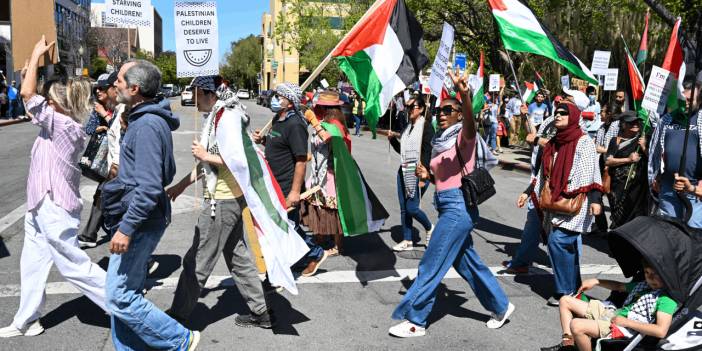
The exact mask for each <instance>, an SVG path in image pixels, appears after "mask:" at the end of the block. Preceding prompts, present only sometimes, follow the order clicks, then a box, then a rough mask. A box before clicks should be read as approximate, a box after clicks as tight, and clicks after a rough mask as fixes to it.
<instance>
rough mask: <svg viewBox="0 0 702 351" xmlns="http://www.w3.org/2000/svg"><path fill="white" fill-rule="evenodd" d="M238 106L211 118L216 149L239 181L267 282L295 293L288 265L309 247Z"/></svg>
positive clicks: (222, 110)
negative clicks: (297, 229)
mask: <svg viewBox="0 0 702 351" xmlns="http://www.w3.org/2000/svg"><path fill="white" fill-rule="evenodd" d="M243 117H244V111H243V110H242V109H241V107H235V108H222V109H221V110H220V111H219V112H218V113H217V119H216V120H215V126H216V129H215V135H216V138H217V144H218V146H219V152H220V155H221V156H222V159H223V160H224V163H225V164H226V165H227V167H228V168H229V170H230V171H231V172H232V175H233V176H234V179H236V181H237V183H239V187H240V188H241V191H242V192H243V193H244V198H246V203H247V205H248V207H249V210H250V211H251V216H252V217H253V219H254V222H255V227H256V232H257V235H258V241H259V244H260V246H261V252H262V253H263V259H264V261H265V262H266V268H267V270H268V279H269V280H270V282H271V284H273V285H279V286H282V287H284V288H285V289H287V290H288V291H289V292H291V293H292V294H297V287H296V286H295V278H294V277H293V274H292V272H291V271H290V266H292V265H293V264H295V263H296V262H297V261H299V260H300V258H302V256H304V255H305V254H306V253H307V252H308V251H309V248H308V247H307V244H305V241H304V240H303V239H302V238H301V237H300V236H299V235H298V234H297V232H296V231H295V226H294V224H293V223H292V222H291V221H289V220H288V212H287V209H286V207H285V197H284V196H283V193H282V191H281V190H280V186H279V185H278V182H277V181H276V180H275V178H274V177H273V175H272V172H271V170H270V168H269V166H268V162H266V159H265V157H264V156H263V152H261V150H259V149H258V147H256V146H255V145H254V143H253V140H252V139H251V136H250V135H249V133H248V132H247V130H246V128H245V127H244V126H243V125H242V122H241V120H242V118H243Z"/></svg>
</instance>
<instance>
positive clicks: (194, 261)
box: [171, 197, 268, 319]
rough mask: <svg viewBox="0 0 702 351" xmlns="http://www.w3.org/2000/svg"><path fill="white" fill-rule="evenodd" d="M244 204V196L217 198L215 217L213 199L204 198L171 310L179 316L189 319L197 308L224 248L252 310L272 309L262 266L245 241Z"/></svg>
mask: <svg viewBox="0 0 702 351" xmlns="http://www.w3.org/2000/svg"><path fill="white" fill-rule="evenodd" d="M244 204H245V202H244V198H243V197H240V198H239V199H238V200H237V199H231V200H217V205H216V208H215V216H214V217H212V216H211V209H210V202H209V200H205V201H204V203H203V205H202V211H201V212H200V217H199V218H198V220H197V225H196V226H195V236H194V237H193V244H192V246H191V247H190V249H189V250H188V252H187V253H186V254H185V257H183V271H182V272H181V273H180V278H179V279H178V287H177V288H176V291H175V296H174V297H173V304H172V306H171V311H172V312H173V313H174V314H175V315H176V316H178V317H180V318H183V319H186V318H188V316H189V315H190V313H191V312H192V311H193V309H194V308H195V305H196V304H197V300H198V298H199V297H200V292H201V291H202V289H203V288H204V287H205V283H206V282H207V278H209V277H210V274H212V270H213V269H214V267H215V264H216V263H217V258H218V256H219V253H220V252H221V253H222V254H223V255H224V260H225V261H224V262H225V263H226V264H227V268H229V272H230V273H231V275H232V278H233V279H234V283H235V284H236V287H237V289H239V293H240V294H241V296H243V297H244V299H245V300H246V304H247V305H248V306H249V310H251V312H254V313H256V314H261V313H263V312H265V311H266V310H267V309H268V307H267V306H266V300H265V297H264V293H263V286H262V285H261V280H260V279H259V277H258V270H257V269H256V265H255V264H254V261H253V259H252V257H251V253H250V251H249V248H248V247H247V245H246V242H245V241H244V237H245V235H244V226H243V220H242V218H241V210H242V208H243V206H244Z"/></svg>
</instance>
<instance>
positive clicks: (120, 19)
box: [105, 0, 154, 27]
mask: <svg viewBox="0 0 702 351" xmlns="http://www.w3.org/2000/svg"><path fill="white" fill-rule="evenodd" d="M153 18H154V12H153V11H151V0H105V23H111V24H123V25H127V26H136V27H150V26H152V25H153Z"/></svg>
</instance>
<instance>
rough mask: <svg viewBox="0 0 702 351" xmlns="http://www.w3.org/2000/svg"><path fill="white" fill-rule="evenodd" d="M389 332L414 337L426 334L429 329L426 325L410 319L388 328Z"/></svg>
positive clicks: (399, 335) (399, 336)
mask: <svg viewBox="0 0 702 351" xmlns="http://www.w3.org/2000/svg"><path fill="white" fill-rule="evenodd" d="M388 333H390V335H392V336H396V337H398V338H413V337H415V336H424V335H425V334H426V333H427V330H426V329H425V328H424V327H420V326H418V325H414V324H413V323H412V322H410V321H404V322H402V323H400V324H398V325H396V326H394V327H391V328H390V329H389V330H388Z"/></svg>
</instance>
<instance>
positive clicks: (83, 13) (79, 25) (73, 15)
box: [13, 0, 90, 76]
mask: <svg viewBox="0 0 702 351" xmlns="http://www.w3.org/2000/svg"><path fill="white" fill-rule="evenodd" d="M13 1H14V3H20V2H21V0H13ZM54 4H55V5H54V6H55V13H54V20H55V23H56V36H57V41H56V44H57V46H58V50H59V58H60V63H58V64H57V65H55V67H54V72H55V73H59V74H65V75H68V76H70V75H74V74H75V75H80V74H83V68H84V67H87V66H88V64H89V63H90V56H89V55H88V48H87V47H86V45H85V43H86V39H87V36H88V29H89V28H90V0H56V1H55V3H54ZM76 69H77V70H76Z"/></svg>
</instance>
